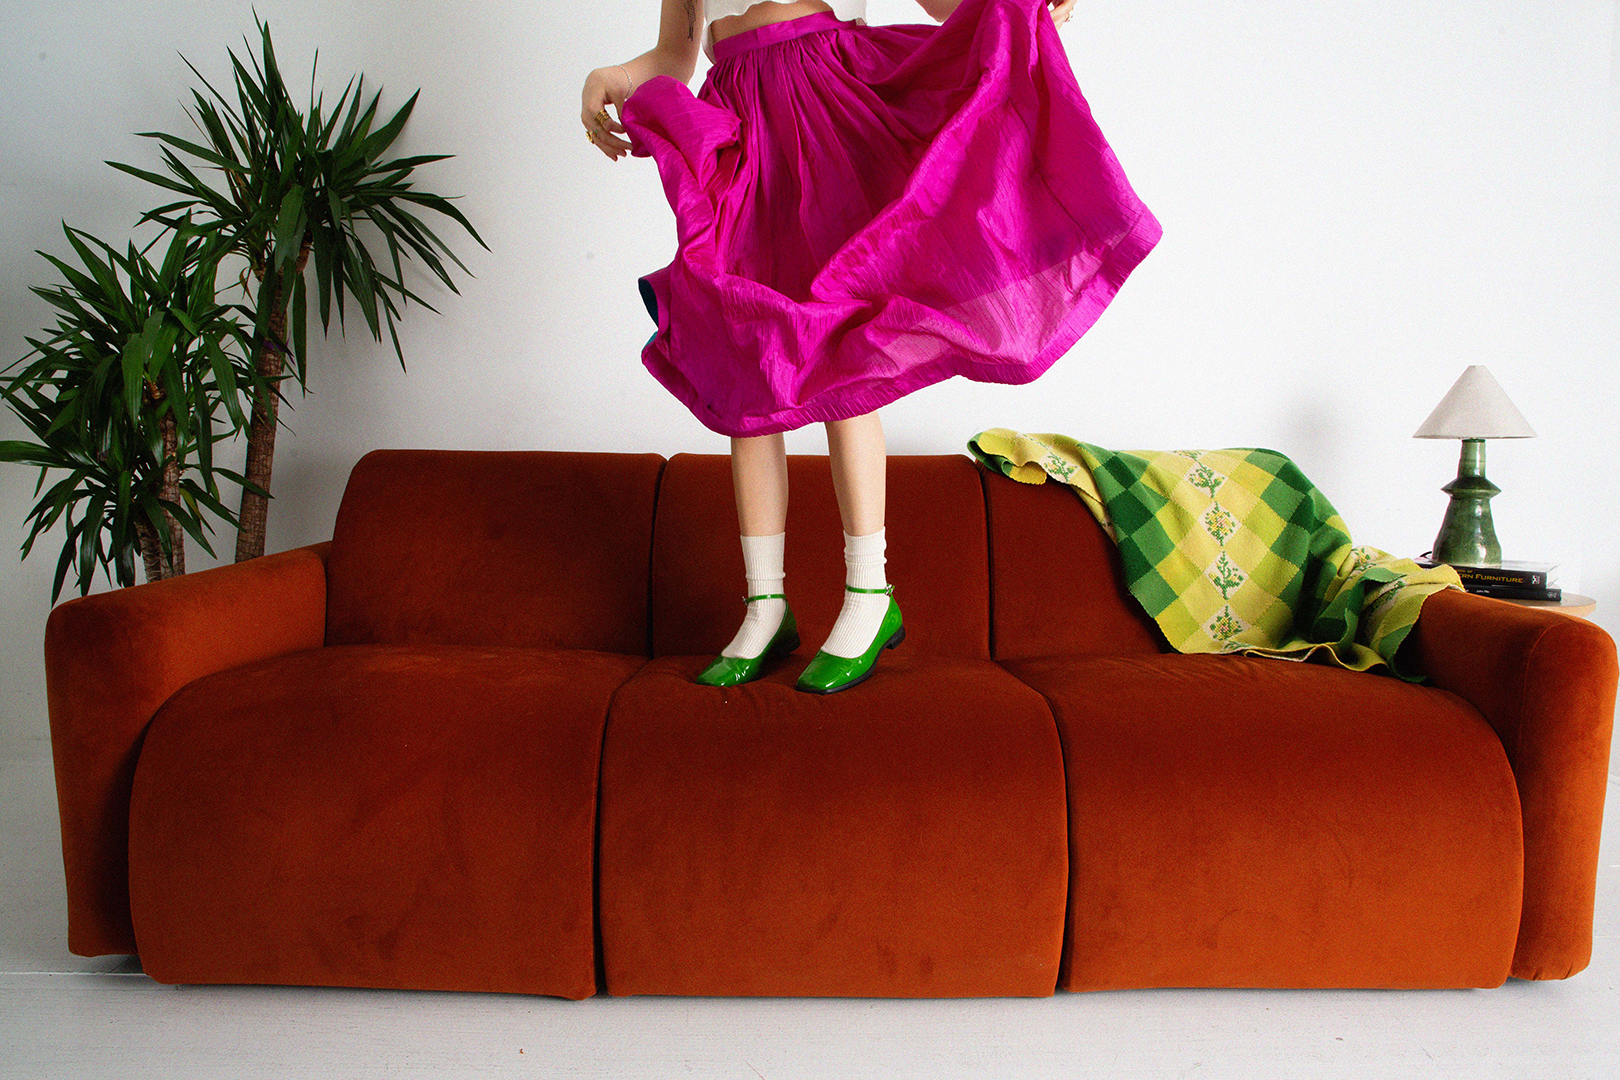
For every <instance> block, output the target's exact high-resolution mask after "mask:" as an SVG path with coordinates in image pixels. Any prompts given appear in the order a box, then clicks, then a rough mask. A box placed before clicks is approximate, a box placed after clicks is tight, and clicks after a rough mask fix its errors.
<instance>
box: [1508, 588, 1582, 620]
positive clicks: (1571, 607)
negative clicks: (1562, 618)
mask: <svg viewBox="0 0 1620 1080" xmlns="http://www.w3.org/2000/svg"><path fill="white" fill-rule="evenodd" d="M1508 603H1510V604H1519V605H1521V606H1523V607H1537V608H1551V609H1552V610H1554V611H1556V612H1559V613H1560V614H1563V615H1574V616H1577V617H1579V618H1582V619H1584V618H1586V617H1587V616H1588V615H1590V614H1592V612H1594V611H1596V610H1597V601H1596V600H1594V599H1592V598H1591V597H1590V596H1581V595H1580V594H1579V593H1568V592H1567V593H1565V594H1564V598H1563V599H1562V600H1509V601H1508Z"/></svg>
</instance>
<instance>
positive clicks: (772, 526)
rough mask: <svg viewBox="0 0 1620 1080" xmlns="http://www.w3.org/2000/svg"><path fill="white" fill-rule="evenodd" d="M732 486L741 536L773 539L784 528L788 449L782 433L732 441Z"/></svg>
mask: <svg viewBox="0 0 1620 1080" xmlns="http://www.w3.org/2000/svg"><path fill="white" fill-rule="evenodd" d="M731 486H732V488H733V489H735V491H736V494H737V525H738V526H739V528H740V529H741V531H742V534H743V535H744V536H772V535H775V534H776V533H779V532H782V531H783V530H784V529H786V528H787V504H788V474H787V448H786V445H785V444H784V443H783V441H782V434H781V432H777V433H776V434H775V435H757V436H755V437H753V438H751V439H732V440H731Z"/></svg>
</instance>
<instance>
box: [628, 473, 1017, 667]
mask: <svg viewBox="0 0 1620 1080" xmlns="http://www.w3.org/2000/svg"><path fill="white" fill-rule="evenodd" d="M788 492H789V498H788V518H787V541H786V544H785V547H784V555H783V558H784V566H785V571H786V575H787V576H786V579H785V588H786V592H787V597H788V602H789V603H790V604H791V605H792V606H793V614H794V617H795V618H796V619H797V620H798V623H799V634H800V638H801V640H802V641H803V642H804V644H803V645H802V646H801V647H800V652H801V653H803V654H804V655H805V656H807V657H808V656H812V655H814V653H815V650H816V649H817V648H818V647H819V646H820V645H821V643H822V642H823V641H824V640H826V637H827V634H828V632H829V631H831V630H832V624H833V622H834V620H836V619H837V618H838V611H839V608H840V607H842V606H843V602H844V530H843V523H842V521H841V520H840V518H839V516H838V502H837V499H836V497H835V496H834V493H833V486H832V472H831V469H830V467H829V462H828V459H827V457H826V456H825V455H798V454H789V455H788ZM887 494H888V502H887V507H886V512H885V536H886V538H887V541H888V547H887V550H886V552H885V554H886V556H887V559H888V562H887V564H886V566H885V567H884V569H885V571H886V573H887V575H888V580H889V582H890V584H892V585H893V586H894V595H895V599H896V600H898V601H899V603H900V609H901V611H902V612H903V614H904V616H905V622H906V643H905V645H904V646H903V648H905V649H907V650H916V651H917V652H918V653H931V654H934V655H946V656H966V657H979V658H984V659H988V658H989V655H990V652H989V607H990V604H989V561H988V554H987V551H986V548H985V525H984V492H983V488H982V487H981V485H980V483H979V477H978V475H977V466H976V465H974V463H973V461H972V459H971V458H969V457H967V456H965V455H951V454H944V455H917V456H906V455H898V456H891V457H890V458H889V461H888V473H887ZM739 532H740V530H739V528H738V525H737V504H736V500H735V497H734V496H733V493H732V482H731V465H730V458H729V457H728V456H726V455H724V454H712V455H711V454H676V455H675V456H674V457H672V458H671V459H670V461H669V464H668V465H667V466H666V467H665V469H664V477H663V482H662V484H661V485H660V488H659V494H658V522H657V527H656V528H655V530H654V533H653V557H652V632H653V641H652V648H653V655H654V656H666V655H687V656H689V655H696V654H704V653H716V652H719V650H721V649H722V648H724V647H725V646H726V643H727V642H729V641H730V640H731V638H732V635H734V634H735V633H736V632H737V627H738V626H740V625H741V624H742V618H743V614H744V613H745V612H746V610H747V609H746V607H745V606H744V603H743V598H744V596H746V595H747V591H746V586H747V583H746V580H745V578H744V576H743V561H742V544H741V541H740V540H739V539H738V534H739Z"/></svg>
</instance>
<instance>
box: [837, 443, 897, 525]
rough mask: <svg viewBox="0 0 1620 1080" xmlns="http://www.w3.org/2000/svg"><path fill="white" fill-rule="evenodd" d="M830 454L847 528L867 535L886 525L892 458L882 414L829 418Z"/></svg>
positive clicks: (840, 514) (839, 507) (840, 513)
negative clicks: (886, 446)
mask: <svg viewBox="0 0 1620 1080" xmlns="http://www.w3.org/2000/svg"><path fill="white" fill-rule="evenodd" d="M827 454H828V457H829V458H830V459H831V462H832V480H833V491H834V492H836V493H837V495H838V516H839V517H841V518H843V521H844V531H845V532H846V533H849V534H850V535H851V536H866V535H868V534H869V533H875V532H877V531H878V530H879V529H881V528H883V508H884V500H885V498H886V494H887V492H886V489H885V486H884V480H885V478H886V473H887V468H886V466H887V465H888V458H887V456H886V453H885V450H884V446H883V421H882V420H880V419H878V414H877V413H876V412H869V413H866V414H865V415H864V416H852V417H850V418H849V419H847V420H829V421H827Z"/></svg>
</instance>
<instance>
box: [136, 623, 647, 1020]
mask: <svg viewBox="0 0 1620 1080" xmlns="http://www.w3.org/2000/svg"><path fill="white" fill-rule="evenodd" d="M645 662H646V659H645V657H639V656H621V655H615V654H611V653H595V652H569V651H540V650H531V649H519V648H509V647H495V646H403V645H348V646H329V647H326V648H320V649H312V650H308V651H305V652H299V653H293V654H290V655H286V656H281V657H278V658H275V659H271V660H265V661H262V662H258V663H254V664H249V665H246V666H243V667H238V668H234V669H231V670H229V671H225V672H221V673H219V674H216V675H211V676H208V677H206V678H202V679H198V680H197V681H195V682H193V683H191V684H189V685H187V686H186V687H184V688H183V689H181V690H180V691H179V692H178V693H176V694H175V695H174V696H173V697H172V698H170V699H169V701H168V702H167V703H166V704H165V705H164V706H163V708H162V709H161V710H160V711H159V712H158V714H157V715H156V717H154V719H153V720H152V723H151V726H150V728H149V729H148V731H147V735H146V739H145V743H144V745H143V746H142V748H141V751H140V760H139V763H138V765H137V767H136V772H135V783H134V793H133V798H132V803H131V810H130V860H129V862H130V903H131V909H132V913H133V917H134V925H135V936H136V941H137V943H138V945H139V948H140V953H141V958H142V962H143V964H144V965H145V968H146V971H147V972H148V973H149V974H151V975H152V976H153V977H154V978H156V979H158V980H159V981H161V982H180V983H287V984H302V985H343V986H372V987H406V988H415V989H441V990H493V991H512V992H526V993H539V994H552V995H556V996H560V997H569V998H580V997H586V996H589V995H590V994H592V993H594V992H595V989H596V974H595V947H594V942H595V923H594V919H593V912H592V904H593V889H592V885H593V868H592V860H593V855H594V838H595V823H596V782H597V769H598V764H599V761H600V751H601V738H602V729H603V725H604V723H605V721H606V717H607V711H608V702H609V701H610V700H611V698H612V696H613V694H614V692H615V690H617V689H618V687H619V686H620V685H621V684H622V683H624V682H625V681H626V680H627V679H628V678H630V676H631V675H632V674H634V673H635V671H636V670H637V668H639V667H640V666H641V665H642V664H644V663H645Z"/></svg>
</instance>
